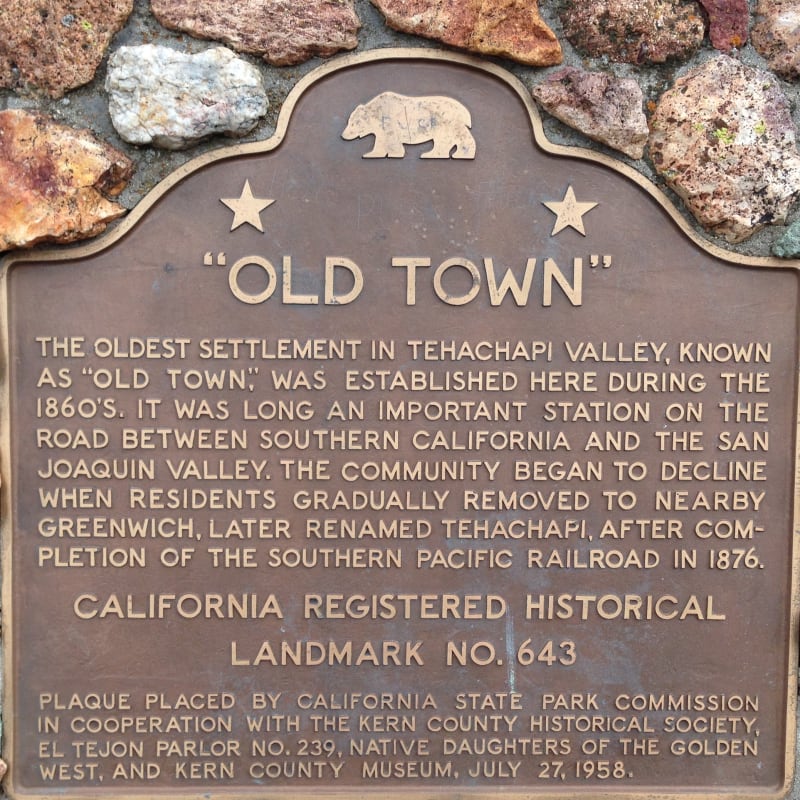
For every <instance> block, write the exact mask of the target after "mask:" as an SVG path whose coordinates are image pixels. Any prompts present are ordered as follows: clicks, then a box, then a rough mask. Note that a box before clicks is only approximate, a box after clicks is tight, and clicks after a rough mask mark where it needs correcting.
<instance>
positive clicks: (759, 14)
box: [752, 0, 800, 78]
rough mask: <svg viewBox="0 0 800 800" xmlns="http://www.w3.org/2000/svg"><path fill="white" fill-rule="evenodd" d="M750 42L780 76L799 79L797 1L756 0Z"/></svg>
mask: <svg viewBox="0 0 800 800" xmlns="http://www.w3.org/2000/svg"><path fill="white" fill-rule="evenodd" d="M752 42H753V47H755V48H756V50H758V52H759V53H761V55H762V56H764V58H766V59H767V62H768V63H769V66H770V67H771V68H772V69H773V70H775V72H777V73H778V74H779V75H782V76H784V77H785V78H798V77H800V0H759V3H758V6H757V8H756V24H755V25H754V26H753V34H752Z"/></svg>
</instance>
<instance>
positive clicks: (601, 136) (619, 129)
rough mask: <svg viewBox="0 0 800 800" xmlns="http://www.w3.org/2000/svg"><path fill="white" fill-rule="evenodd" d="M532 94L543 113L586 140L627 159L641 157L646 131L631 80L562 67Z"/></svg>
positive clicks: (639, 97)
mask: <svg viewBox="0 0 800 800" xmlns="http://www.w3.org/2000/svg"><path fill="white" fill-rule="evenodd" d="M532 93H533V96H534V97H535V98H536V100H537V101H538V102H539V103H540V104H541V105H542V107H543V108H544V109H545V110H546V111H548V112H549V113H550V114H552V115H553V116H554V117H556V118H557V119H560V120H561V121H562V122H564V123H566V124H567V125H570V126H572V127H573V128H575V129H576V130H579V131H580V132H581V133H583V134H585V135H586V136H588V137H589V138H590V139H594V140H595V141H597V142H602V143H603V144H607V145H608V146H609V147H613V148H614V149H615V150H620V151H622V152H623V153H625V155H628V156H630V157H631V158H641V157H642V156H643V155H644V146H645V144H646V143H647V136H648V133H649V129H648V127H647V118H646V117H645V114H644V109H643V99H644V98H643V95H642V90H641V88H640V86H639V84H638V83H636V81H635V80H634V79H633V78H615V77H614V76H613V75H610V74H608V73H606V72H586V71H585V70H581V69H577V68H575V67H565V68H564V69H560V70H558V71H557V72H554V73H552V74H551V75H549V76H548V78H547V79H546V80H545V81H543V82H542V83H540V84H538V85H537V86H534V88H533V90H532Z"/></svg>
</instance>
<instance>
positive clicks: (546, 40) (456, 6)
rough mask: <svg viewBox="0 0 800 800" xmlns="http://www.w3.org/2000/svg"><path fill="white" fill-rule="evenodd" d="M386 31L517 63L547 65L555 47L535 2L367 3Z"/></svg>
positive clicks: (557, 52)
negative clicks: (382, 19) (383, 21)
mask: <svg viewBox="0 0 800 800" xmlns="http://www.w3.org/2000/svg"><path fill="white" fill-rule="evenodd" d="M371 2H372V4H373V5H374V6H376V7H377V8H378V9H380V11H381V13H382V14H383V15H384V17H385V18H386V23H387V25H389V27H391V28H394V29H395V30H398V31H403V32H404V33H412V34H415V35H417V36H424V37H426V38H428V39H436V40H437V41H440V42H444V43H445V44H449V45H453V46H454V47H461V48H464V49H466V50H471V51H472V52H475V53H481V54H483V55H489V56H502V57H503V58H510V59H512V60H514V61H518V62H520V63H522V64H531V65H533V66H540V67H543V66H552V65H553V64H560V63H561V60H562V55H561V45H560V44H559V43H558V39H557V38H556V35H555V34H554V33H553V31H551V30H550V28H548V27H547V25H546V24H545V23H544V21H543V20H542V18H541V17H540V16H539V9H538V5H537V2H536V0H437V2H435V3H432V2H430V0H371Z"/></svg>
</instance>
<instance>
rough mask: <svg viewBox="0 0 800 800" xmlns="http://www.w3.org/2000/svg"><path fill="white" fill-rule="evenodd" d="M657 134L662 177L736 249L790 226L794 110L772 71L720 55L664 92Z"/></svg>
mask: <svg viewBox="0 0 800 800" xmlns="http://www.w3.org/2000/svg"><path fill="white" fill-rule="evenodd" d="M651 128H652V133H651V136H650V155H651V157H652V160H653V163H654V164H655V166H656V168H657V169H658V171H659V172H660V173H661V174H662V175H663V176H664V178H665V179H666V180H667V182H668V183H669V185H670V186H671V187H672V188H673V189H674V190H675V191H676V192H677V193H678V194H679V195H680V196H681V197H682V198H683V199H684V200H685V201H686V205H687V206H688V208H689V209H690V211H691V212H692V213H693V214H694V215H695V217H696V218H697V219H698V221H699V222H700V223H701V224H702V225H703V226H704V227H705V228H707V229H709V230H711V231H713V232H714V233H717V234H719V235H720V236H724V237H725V238H726V239H727V240H728V241H729V242H740V241H743V240H744V239H746V238H748V237H749V236H750V235H751V234H753V233H755V232H756V231H757V230H758V229H759V228H761V227H763V226H764V225H767V224H770V223H777V222H782V221H783V220H784V218H785V217H786V213H787V211H788V210H789V206H790V205H791V203H792V200H793V199H794V197H795V196H796V194H797V193H798V191H800V156H798V153H797V148H796V145H795V132H794V126H793V125H792V119H791V116H790V114H789V104H788V102H787V100H786V98H785V96H784V95H783V93H782V92H781V89H780V86H779V84H778V81H777V79H776V78H774V77H773V76H772V75H770V74H769V73H767V72H763V71H761V70H757V69H753V68H751V67H746V66H744V65H743V64H741V63H739V62H738V61H735V60H734V59H732V58H729V57H728V56H722V55H721V56H718V57H717V58H716V59H713V60H712V61H709V62H707V63H706V64H704V65H703V66H701V67H698V68H697V69H695V70H693V71H692V72H689V73H687V74H686V75H685V76H684V77H682V78H680V79H678V80H677V81H676V82H675V85H674V86H673V88H672V89H670V90H668V91H667V92H665V93H664V95H663V96H662V97H661V100H660V101H659V103H658V106H657V108H656V110H655V112H654V113H653V116H652V118H651Z"/></svg>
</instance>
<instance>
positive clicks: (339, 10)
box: [150, 0, 360, 65]
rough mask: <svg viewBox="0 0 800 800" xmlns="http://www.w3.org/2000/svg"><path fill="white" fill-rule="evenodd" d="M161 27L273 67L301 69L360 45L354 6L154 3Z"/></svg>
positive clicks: (265, 0)
mask: <svg viewBox="0 0 800 800" xmlns="http://www.w3.org/2000/svg"><path fill="white" fill-rule="evenodd" d="M150 6H151V8H152V11H153V14H155V16H156V18H157V19H158V21H159V22H160V23H161V24H162V25H164V26H165V27H167V28H171V29H173V30H179V31H183V32H185V33H188V34H190V35H191V36H196V37H198V38H201V39H214V40H216V41H221V42H225V43H226V44H229V45H230V46H231V47H233V48H234V49H235V50H238V51H240V52H242V53H253V54H257V55H260V56H262V57H263V58H264V60H265V61H268V62H269V63H270V64H276V65H286V64H299V63H300V62H302V61H307V60H308V59H309V58H313V57H314V56H330V55H333V54H334V53H336V52H338V51H339V50H352V49H353V48H354V47H356V46H357V45H358V40H357V38H356V33H357V31H358V29H359V27H360V22H359V19H358V16H357V15H356V12H355V9H354V7H353V0H303V1H302V2H296V0H294V1H293V0H239V1H238V2H235V3H231V2H229V0H151V2H150Z"/></svg>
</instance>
